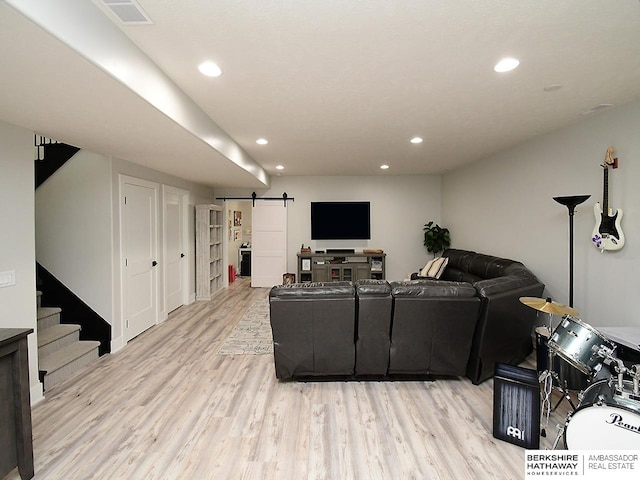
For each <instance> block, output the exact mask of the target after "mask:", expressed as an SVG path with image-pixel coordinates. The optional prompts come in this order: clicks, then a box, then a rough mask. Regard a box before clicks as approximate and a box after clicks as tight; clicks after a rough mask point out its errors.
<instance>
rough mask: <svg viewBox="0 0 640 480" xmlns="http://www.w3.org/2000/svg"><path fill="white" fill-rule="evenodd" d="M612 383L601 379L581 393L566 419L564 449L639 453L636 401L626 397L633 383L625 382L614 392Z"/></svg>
mask: <svg viewBox="0 0 640 480" xmlns="http://www.w3.org/2000/svg"><path fill="white" fill-rule="evenodd" d="M612 382H613V379H609V380H601V381H599V382H596V383H594V384H593V385H591V386H590V387H589V388H587V389H586V390H585V391H584V394H583V395H582V396H581V400H580V404H579V405H578V409H577V410H576V411H575V412H573V414H571V415H570V417H569V419H568V420H567V424H566V428H565V432H564V443H565V446H566V447H567V449H568V450H640V402H639V401H638V400H634V399H633V398H630V397H633V395H632V393H633V384H632V382H630V381H628V380H625V381H624V382H623V390H622V392H616V391H615V387H614V386H613V384H612Z"/></svg>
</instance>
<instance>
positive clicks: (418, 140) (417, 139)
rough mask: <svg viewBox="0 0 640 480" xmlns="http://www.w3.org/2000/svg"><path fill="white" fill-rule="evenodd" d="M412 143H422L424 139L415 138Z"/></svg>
mask: <svg viewBox="0 0 640 480" xmlns="http://www.w3.org/2000/svg"><path fill="white" fill-rule="evenodd" d="M409 141H410V142H411V143H422V138H420V137H413V138H412V139H411V140H409Z"/></svg>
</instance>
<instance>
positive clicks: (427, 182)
mask: <svg viewBox="0 0 640 480" xmlns="http://www.w3.org/2000/svg"><path fill="white" fill-rule="evenodd" d="M283 192H286V193H287V195H288V196H289V197H294V198H295V201H293V202H288V207H287V209H288V230H289V232H288V244H287V249H288V262H287V268H288V271H289V272H297V257H296V254H297V253H299V252H300V246H301V245H302V244H304V245H305V246H307V245H308V246H311V248H312V250H315V249H326V248H354V249H356V250H362V249H363V248H381V249H383V250H384V251H385V253H386V254H387V260H386V267H387V271H386V278H387V280H401V279H403V278H405V277H406V276H407V274H408V273H410V272H414V271H417V269H418V268H420V267H422V266H424V264H425V263H426V261H427V259H428V255H427V251H426V249H425V248H424V246H423V237H424V235H423V231H422V228H423V226H424V224H425V223H427V222H428V221H429V220H434V221H436V222H439V221H440V177H439V176H428V175H417V176H387V175H380V176H361V177H295V176H292V177H288V176H286V175H283V176H280V177H272V178H271V188H270V189H269V190H268V191H263V192H256V193H257V194H258V196H259V197H281V196H282V194H283ZM216 195H217V196H219V197H222V196H242V195H248V196H250V195H251V192H250V191H239V190H216ZM343 200H344V201H370V202H371V240H368V241H359V240H343V241H340V240H331V241H312V240H311V210H310V209H311V207H310V203H311V202H312V201H313V202H315V201H343ZM219 202H220V201H219ZM429 257H430V255H429Z"/></svg>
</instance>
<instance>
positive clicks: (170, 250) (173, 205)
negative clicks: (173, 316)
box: [163, 188, 186, 313]
mask: <svg viewBox="0 0 640 480" xmlns="http://www.w3.org/2000/svg"><path fill="white" fill-rule="evenodd" d="M184 217H185V215H184V194H183V193H181V192H179V191H177V190H175V189H170V188H165V190H164V245H165V251H164V262H163V264H164V267H165V268H164V288H165V302H166V312H167V313H168V312H171V311H172V310H175V309H176V308H178V307H180V306H182V305H184V290H185V275H184V265H185V256H186V252H185V245H184V230H185V227H184V220H185V218H184Z"/></svg>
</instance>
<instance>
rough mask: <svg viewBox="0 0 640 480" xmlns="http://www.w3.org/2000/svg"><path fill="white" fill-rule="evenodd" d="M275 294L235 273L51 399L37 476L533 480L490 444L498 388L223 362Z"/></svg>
mask: <svg viewBox="0 0 640 480" xmlns="http://www.w3.org/2000/svg"><path fill="white" fill-rule="evenodd" d="M267 295H268V290H267V289H252V288H251V287H250V284H249V280H248V279H239V280H237V281H236V282H234V283H233V284H231V286H230V287H229V288H228V289H225V290H223V291H222V292H221V293H220V294H219V295H217V296H216V298H215V299H214V300H212V301H210V302H196V303H194V304H192V305H188V306H184V307H181V308H180V309H178V310H177V311H175V312H174V313H172V314H171V315H170V317H169V318H168V319H167V320H166V321H165V322H163V323H162V324H160V325H158V326H155V327H153V328H151V329H150V330H148V331H147V332H145V333H143V334H142V335H140V336H139V337H138V338H136V339H134V340H133V341H132V342H130V343H129V344H128V345H127V346H126V347H125V348H124V349H122V350H121V351H120V352H117V353H115V354H112V355H106V356H103V357H101V358H100V359H99V360H98V361H97V362H95V363H94V364H93V365H92V366H90V367H88V368H85V369H84V370H82V371H81V372H78V373H77V374H76V375H75V376H74V377H72V378H70V379H68V380H66V381H65V382H63V383H61V384H59V385H57V386H55V387H54V388H52V389H51V390H50V391H48V392H46V399H45V400H44V401H43V402H41V403H40V404H38V405H37V406H35V407H34V409H33V440H34V455H35V471H36V478H37V479H65V480H69V479H145V480H146V479H224V480H227V479H260V480H263V479H295V480H299V479H340V480H342V479H367V480H369V479H456V480H460V479H474V480H476V479H484V478H487V479H488V478H491V479H519V478H523V476H524V450H523V449H522V448H519V447H516V446H514V445H511V444H509V443H506V442H502V441H499V440H497V439H495V438H493V436H492V425H493V424H492V416H493V410H492V409H493V381H492V380H490V381H487V382H484V383H483V384H481V385H479V386H474V385H472V384H471V382H470V381H469V380H467V379H466V378H454V379H437V380H436V381H434V382H421V381H409V382H401V381H396V382H387V381H367V382H358V381H337V382H335V381H332V382H306V383H300V382H284V383H283V382H279V381H278V380H277V379H276V378H275V373H274V366H273V357H272V356H271V355H218V354H217V351H218V349H219V348H220V346H221V345H222V343H223V342H224V340H225V338H226V337H227V336H228V334H229V333H230V332H231V331H232V329H233V327H234V326H235V324H236V323H237V322H238V321H239V320H240V318H241V317H242V315H243V313H244V311H245V310H246V309H248V308H249V306H250V305H251V304H252V303H253V302H255V301H256V300H257V299H258V298H264V297H266V296H267ZM565 403H566V402H565ZM552 423H553V422H552ZM549 430H550V433H551V435H550V436H549V437H548V438H546V439H543V442H544V443H543V448H546V447H548V446H549V445H550V444H551V442H552V441H553V439H554V437H555V423H553V426H552V427H550V428H549Z"/></svg>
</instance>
